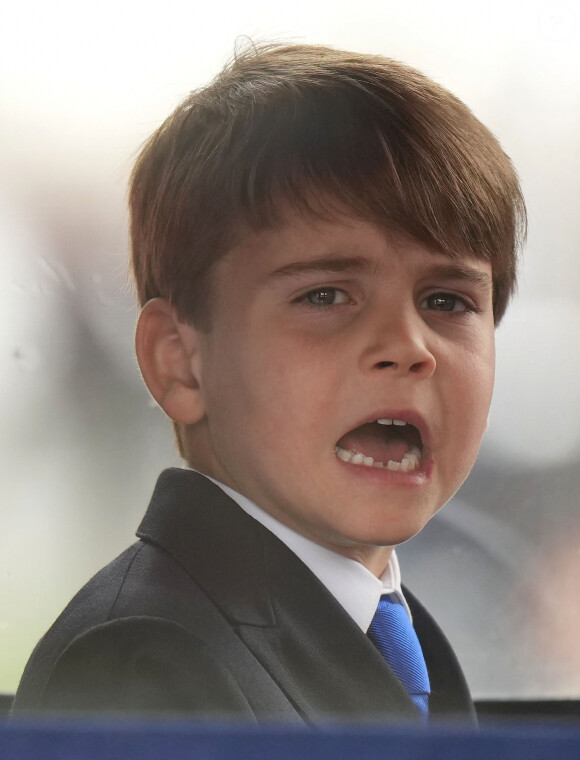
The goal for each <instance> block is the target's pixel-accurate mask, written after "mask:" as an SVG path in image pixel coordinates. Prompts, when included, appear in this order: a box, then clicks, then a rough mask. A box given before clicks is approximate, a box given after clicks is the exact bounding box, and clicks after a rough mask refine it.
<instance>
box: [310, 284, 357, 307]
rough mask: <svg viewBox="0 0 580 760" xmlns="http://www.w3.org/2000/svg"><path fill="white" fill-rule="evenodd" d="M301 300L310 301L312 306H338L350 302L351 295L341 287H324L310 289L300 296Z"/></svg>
mask: <svg viewBox="0 0 580 760" xmlns="http://www.w3.org/2000/svg"><path fill="white" fill-rule="evenodd" d="M300 301H303V302H305V303H308V304H310V305H311V306H338V305H339V304H343V303H349V297H348V295H347V294H346V293H345V291H344V290H341V289H340V288H326V287H324V288H316V289H315V290H310V291H309V292H308V293H306V295H304V296H302V297H301V298H300Z"/></svg>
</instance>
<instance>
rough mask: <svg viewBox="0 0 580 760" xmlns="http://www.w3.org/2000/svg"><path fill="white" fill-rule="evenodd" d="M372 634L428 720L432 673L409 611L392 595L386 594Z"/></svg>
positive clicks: (374, 622) (378, 610)
mask: <svg viewBox="0 0 580 760" xmlns="http://www.w3.org/2000/svg"><path fill="white" fill-rule="evenodd" d="M368 637H369V638H370V640H371V641H372V642H373V644H374V645H375V646H376V648H377V649H378V650H379V652H380V653H381V654H382V655H383V657H384V658H385V660H386V662H387V664H388V665H389V667H390V668H391V670H392V671H393V673H394V674H395V675H396V676H397V678H398V679H399V681H400V682H401V683H402V684H403V686H404V687H405V689H406V690H407V692H408V693H409V696H410V697H411V699H412V700H413V702H414V703H415V704H416V705H417V707H418V708H419V710H420V712H421V713H422V715H423V716H424V717H425V719H427V716H428V713H429V694H430V692H431V687H430V685H429V674H428V673H427V666H426V665H425V658H424V657H423V651H422V649H421V644H420V643H419V639H418V638H417V634H416V633H415V629H414V628H413V624H412V623H411V621H410V619H409V615H408V613H407V610H406V609H405V608H404V607H403V605H402V604H400V603H399V602H397V601H395V600H393V599H391V598H390V597H389V596H382V597H381V599H380V601H379V606H378V607H377V611H376V612H375V616H374V618H373V619H372V622H371V624H370V627H369V630H368Z"/></svg>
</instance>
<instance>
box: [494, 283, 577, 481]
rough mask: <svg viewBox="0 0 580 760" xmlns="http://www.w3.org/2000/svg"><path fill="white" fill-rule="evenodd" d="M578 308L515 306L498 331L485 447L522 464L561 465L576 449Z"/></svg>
mask: <svg viewBox="0 0 580 760" xmlns="http://www.w3.org/2000/svg"><path fill="white" fill-rule="evenodd" d="M579 349H580V305H578V303H576V302H574V301H572V299H570V298H558V299H556V298H555V297H554V298H550V299H546V300H545V301H541V302H540V301H539V300H534V301H532V302H529V301H528V302H520V301H516V302H515V303H514V304H513V306H512V307H511V308H510V310H509V313H508V315H507V317H506V319H505V322H504V323H502V324H501V326H500V327H499V328H498V331H497V372H496V377H497V379H496V389H495V394H494V399H493V403H492V407H491V415H490V426H489V430H488V431H487V433H486V436H485V444H486V447H489V448H494V449H495V450H496V452H497V453H499V454H505V455H507V456H509V457H510V458H512V459H516V460H517V461H518V462H521V463H523V464H530V463H534V464H538V465H539V466H542V467H546V466H548V465H550V464H555V463H558V462H559V463H564V462H567V461H570V460H572V459H573V458H574V457H575V456H577V455H578V450H579V449H580V350H579Z"/></svg>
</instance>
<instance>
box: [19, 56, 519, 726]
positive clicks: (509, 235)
mask: <svg viewBox="0 0 580 760" xmlns="http://www.w3.org/2000/svg"><path fill="white" fill-rule="evenodd" d="M130 207H131V215H132V250H133V268H134V274H135V280H136V283H137V290H138V296H139V300H140V302H141V304H142V305H143V310H142V312H141V315H140V317H139V322H138V326H137V334H136V349H137V356H138V360H139V364H140V367H141V371H142V374H143V377H144V379H145V382H146V383H147V386H148V388H149V390H150V392H151V393H152V395H153V396H154V398H155V399H156V400H157V402H158V403H159V404H160V406H161V407H162V408H163V409H164V411H165V412H166V413H167V415H168V416H169V417H170V418H171V419H172V420H173V421H174V424H175V428H176V434H177V440H178V444H179V449H180V453H181V454H182V456H183V458H184V459H185V461H186V462H187V464H188V465H189V469H184V470H179V469H174V470H168V471H166V472H164V473H163V474H162V475H161V477H160V479H159V481H158V484H157V487H156V489H155V492H154V495H153V499H152V502H151V505H150V507H149V509H148V511H147V513H146V516H145V518H144V520H143V523H142V524H141V526H140V528H139V532H138V536H139V538H140V541H139V542H138V543H137V544H135V545H134V546H133V547H131V548H130V549H128V550H127V551H126V552H125V553H124V554H122V555H121V556H120V557H119V558H118V559H117V560H115V561H114V562H113V563H111V564H110V565H109V566H108V567H107V568H105V569H104V570H103V571H101V573H99V574H98V575H97V576H96V577H95V578H94V579H93V580H92V581H90V583H89V584H88V585H87V586H85V588H84V589H83V590H82V591H81V592H80V593H79V594H78V595H77V597H75V599H74V600H73V601H72V602H71V604H70V605H69V606H68V607H67V609H66V610H65V612H64V613H63V614H62V615H61V617H60V618H59V620H58V621H57V622H56V623H55V625H54V626H53V628H52V629H51V630H50V631H49V632H48V633H47V635H46V636H45V637H44V639H43V640H42V641H41V643H40V644H39V645H38V647H37V649H36V650H35V653H34V654H33V656H32V658H31V661H30V662H29V664H28V666H27V668H26V670H25V673H24V676H23V679H22V682H21V685H20V687H19V690H18V694H17V696H16V700H15V710H16V711H17V712H18V711H25V710H53V711H83V710H92V711H116V712H141V711H147V710H154V711H165V712H179V713H188V714H190V715H192V716H196V717H200V716H204V715H210V716H212V717H218V718H224V717H231V718H235V719H239V720H248V721H257V722H260V723H261V722H266V721H272V720H277V721H280V720H284V721H298V722H304V723H308V724H316V723H318V722H320V721H323V720H325V719H328V718H334V719H336V718H340V719H377V720H400V719H408V720H417V721H424V720H425V719H426V718H427V716H428V718H429V719H430V720H435V719H437V718H438V717H446V716H447V717H449V716H454V717H457V716H463V717H464V718H467V719H470V718H471V715H472V704H471V700H470V698H469V693H468V690H467V687H466V684H465V681H464V679H463V676H462V673H461V670H460V668H459V665H458V664H457V662H456V660H455V658H454V655H453V652H452V651H451V649H450V647H449V644H448V643H447V641H446V640H445V638H444V636H443V634H442V633H441V631H440V630H439V629H438V627H437V626H436V624H435V622H434V621H433V620H432V619H431V617H430V616H429V615H428V613H427V612H426V610H425V609H424V608H423V607H422V606H421V605H420V604H419V602H418V601H417V600H416V599H414V597H413V596H412V595H411V594H410V592H408V591H407V590H406V589H402V588H401V584H400V576H399V569H398V565H397V562H396V555H395V552H394V549H393V547H394V546H395V545H396V544H398V543H401V542H402V541H406V540H407V539H409V538H411V537H412V536H413V535H415V534H416V533H417V532H418V531H420V530H421V528H422V527H423V526H424V525H425V523H426V522H427V521H428V520H429V519H430V518H431V517H432V516H433V514H434V513H435V512H436V511H437V510H438V509H439V508H440V507H441V506H442V505H443V504H444V503H445V502H446V501H447V500H448V499H450V498H451V496H452V495H453V494H454V493H455V491H456V490H457V489H458V488H459V486H460V485H461V483H462V482H463V480H464V479H465V478H466V476H467V474H468V472H469V470H470V469H471V467H472V465H473V462H474V460H475V457H476V454H477V451H478V448H479V444H480V440H481V437H482V434H483V432H484V429H485V426H486V420H487V413H488V408H489V404H490V399H491V393H492V385H493V373H494V325H495V324H497V322H498V321H499V320H500V318H501V317H502V315H503V313H504V310H505V307H506V305H507V302H508V299H509V296H510V294H511V293H512V291H513V288H514V284H515V259H516V251H517V247H518V244H519V242H520V239H521V237H522V235H523V232H524V225H525V210H524V205H523V200H522V197H521V193H520V189H519V185H518V181H517V178H516V176H515V173H514V171H513V169H512V166H511V164H510V161H509V159H508V158H507V157H506V155H505V154H504V153H503V152H502V150H501V148H500V147H499V145H498V143H497V141H496V140H495V138H494V137H493V136H492V135H491V134H490V133H489V131H488V130H487V129H486V128H485V127H483V126H482V125H481V124H480V122H479V121H477V119H475V117H474V116H473V115H472V114H471V112H470V111H469V110H468V109H467V108H466V107H465V106H464V105H463V104H462V103H461V102H460V101H458V100H457V99H456V98H454V97H453V96H452V95H451V94H450V93H448V92H447V91H446V90H444V89H443V88H441V87H439V86H438V85H436V84H434V83H433V82H432V81H430V80H429V79H427V78H426V77H424V76H423V75H421V74H420V73H418V72H416V71H414V70H412V69H410V68H408V67H406V66H403V65H402V64H399V63H396V62H393V61H390V60H387V59H383V58H380V57H374V56H363V55H357V54H354V53H346V52H342V51H335V50H331V49H327V48H322V47H314V46H313V47H310V46H289V47H278V46H270V47H262V48H260V49H258V50H254V51H251V52H248V53H246V54H244V55H242V56H240V57H239V58H238V59H237V60H235V61H234V62H233V63H232V64H231V65H230V66H229V67H227V68H226V69H225V70H224V71H223V72H222V73H221V74H220V75H219V76H218V77H217V78H216V80H214V82H213V83H212V84H210V85H209V86H208V87H206V88H204V89H202V90H199V91H197V92H194V93H193V94H192V95H190V97H189V98H188V99H187V100H186V101H185V102H184V103H183V104H182V105H181V106H179V107H178V108H177V110H176V111H175V112H174V114H173V115H172V116H170V117H169V119H168V120H167V121H166V122H165V123H164V124H163V125H162V127H161V128H160V129H159V130H158V131H157V132H156V133H155V134H154V135H153V137H152V138H151V139H150V140H149V142H148V143H147V145H146V146H145V148H144V150H143V152H142V153H141V156H140V158H139V160H138V162H137V165H136V168H135V170H134V174H133V178H132V186H131V195H130ZM375 613H376V614H375ZM391 613H393V614H394V616H395V618H396V620H395V621H394V622H393V620H394V618H391V617H389V615H391ZM385 616H386V617H385ZM411 623H412V624H411ZM387 639H389V640H390V644H389V641H387ZM407 643H408V647H407ZM403 644H405V647H406V648H405V652H402V653H401V652H398V653H397V652H395V654H394V655H393V653H392V652H391V651H389V646H390V647H391V649H400V648H401V647H402V646H403ZM410 649H412V650H413V652H412V654H409V651H410ZM411 660H412V661H411ZM401 663H403V664H401ZM405 663H406V664H405ZM409 663H410V664H409ZM406 669H407V670H409V669H410V670H411V671H413V672H414V673H415V675H416V676H417V678H416V679H415V683H414V684H413V683H411V680H412V679H411V678H410V676H409V674H408V673H407V672H406Z"/></svg>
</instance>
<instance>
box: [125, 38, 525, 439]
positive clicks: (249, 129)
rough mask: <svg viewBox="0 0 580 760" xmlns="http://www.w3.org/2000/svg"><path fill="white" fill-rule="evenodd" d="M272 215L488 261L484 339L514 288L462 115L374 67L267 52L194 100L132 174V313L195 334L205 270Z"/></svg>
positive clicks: (508, 227)
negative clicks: (346, 225) (287, 211)
mask: <svg viewBox="0 0 580 760" xmlns="http://www.w3.org/2000/svg"><path fill="white" fill-rule="evenodd" d="M284 204H290V205H291V206H293V207H294V208H296V209H299V210H303V211H307V212H312V213H315V214H322V213H325V211H331V210H332V209H333V208H334V207H336V208H338V207H341V206H342V207H344V206H346V207H347V208H348V209H349V210H351V211H352V212H353V213H354V214H356V215H359V216H361V217H363V218H366V219H370V220H372V221H375V222H378V223H380V224H383V225H385V226H386V227H387V228H390V229H392V230H396V231H401V232H405V233H407V234H409V235H411V236H412V237H413V238H415V239H417V240H418V241H420V242H422V243H424V244H426V245H427V246H429V247H432V248H433V249H434V250H437V251H442V252H444V253H446V254H448V255H450V256H452V257H461V256H464V255H465V254H466V253H469V254H472V255H475V256H476V257H479V258H482V259H486V260H488V261H490V262H491V265H492V272H493V286H494V291H493V308H494V317H495V321H496V324H497V323H498V322H499V320H500V319H501V317H502V315H503V313H504V311H505V308H506V306H507V302H508V300H509V297H510V295H511V294H512V293H513V290H514V288H515V282H516V259H517V252H518V248H519V246H520V244H521V242H522V240H523V238H524V236H525V228H526V212H525V205H524V201H523V198H522V194H521V190H520V187H519V183H518V179H517V176H516V173H515V171H514V169H513V167H512V164H511V162H510V159H509V158H508V156H507V155H506V154H505V153H504V152H503V150H502V149H501V147H500V145H499V143H498V141H497V140H496V138H495V137H494V136H493V135H492V134H491V132H490V131H489V130H488V129H487V128H486V127H484V126H483V124H481V122H480V121H479V120H478V119H476V117H475V116H474V115H473V114H472V113H471V111H470V110H469V109H468V108H467V106H465V105H464V104H463V103H462V102H461V101H460V100H458V99H457V98H456V97H455V96H454V95H452V94H451V93H450V92H448V91H447V90H445V89H444V88H443V87H441V86H440V85H438V84H436V83H435V82H433V81H432V80H430V79H429V78H427V77H426V76H424V75H423V74H421V73H420V72H418V71H416V70H415V69H412V68H410V67H408V66H406V65H404V64H402V63H399V62H397V61H393V60H390V59H387V58H383V57H381V56H372V55H360V54H357V53H350V52H345V51H340V50H333V49H331V48H326V47H318V46H308V45H291V46H277V45H267V46H261V47H258V48H250V49H247V50H246V51H244V52H242V53H241V54H239V55H237V56H236V57H235V59H234V60H233V61H232V62H231V63H230V64H229V65H228V66H226V67H225V69H224V70H223V71H222V72H221V73H220V74H219V75H218V76H217V77H216V78H215V79H214V80H213V82H211V83H210V84H209V85H208V86H207V87H205V88H202V89H200V90H196V91H194V92H192V93H191V94H190V95H189V97H188V98H186V100H185V101H184V102H183V103H182V104H181V105H180V106H178V107H177V109H176V110H175V111H174V113H173V114H172V115H171V116H170V117H169V118H168V119H167V120H166V121H165V122H164V123H163V124H162V126H161V127H160V128H159V129H158V130H157V131H156V132H155V133H154V134H153V135H152V137H151V138H150V139H149V141H148V142H147V143H146V145H145V146H144V148H143V150H142V152H141V154H140V156H139V158H138V160H137V163H136V165H135V168H134V171H133V175H132V180H131V188H130V212H131V239H132V240H131V242H132V265H133V272H134V276H135V281H136V285H137V292H138V298H139V301H140V303H141V304H143V303H145V302H146V301H147V300H149V299H150V298H153V297H156V296H162V297H164V298H167V299H169V301H170V302H171V303H172V304H173V305H174V306H175V308H176V310H177V313H178V315H179V317H180V318H181V319H182V320H184V321H190V322H194V323H195V324H197V325H198V326H199V327H201V328H202V329H205V328H209V316H210V314H209V309H208V298H207V296H208V290H209V278H208V274H209V272H210V270H211V267H212V265H213V264H214V263H215V262H216V261H217V260H218V259H219V258H220V257H221V256H223V255H224V254H225V253H226V252H227V250H228V248H230V247H231V245H232V243H233V240H234V237H235V235H236V233H239V231H240V229H241V227H242V226H245V227H250V228H251V229H255V230H257V229H260V228H263V227H265V226H269V225H274V224H275V223H276V222H277V221H278V220H279V212H280V211H281V209H282V207H283V205H284ZM178 437H179V434H178Z"/></svg>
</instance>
